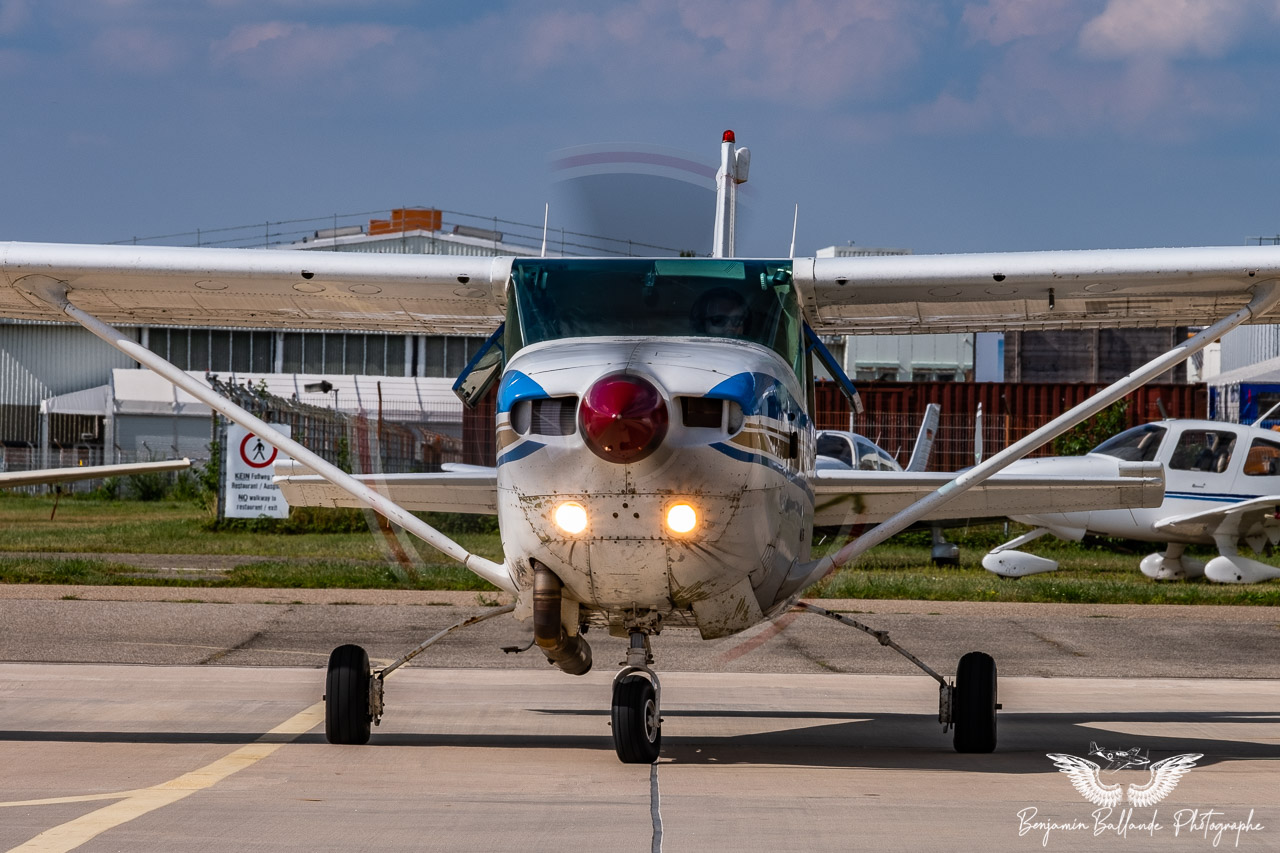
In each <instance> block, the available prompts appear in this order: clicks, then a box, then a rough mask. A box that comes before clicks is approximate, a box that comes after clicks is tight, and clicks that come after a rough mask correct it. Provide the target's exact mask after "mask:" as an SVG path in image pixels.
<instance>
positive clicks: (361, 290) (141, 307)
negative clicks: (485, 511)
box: [0, 243, 1280, 334]
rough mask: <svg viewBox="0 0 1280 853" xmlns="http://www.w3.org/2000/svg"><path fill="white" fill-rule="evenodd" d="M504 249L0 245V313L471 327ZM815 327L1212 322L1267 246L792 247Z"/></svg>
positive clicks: (487, 303) (486, 325)
mask: <svg viewBox="0 0 1280 853" xmlns="http://www.w3.org/2000/svg"><path fill="white" fill-rule="evenodd" d="M511 262H512V259H511V258H486V257H469V256H454V255H390V254H365V253H356V252H350V253H346V252H315V251H308V252H301V251H295V250H270V249H210V248H180V247H169V246H97V245H76V244H69V243H67V244H63V243H0V316H3V317H14V318H18V319H27V320H65V317H64V316H63V315H61V314H60V313H58V311H57V310H56V309H55V308H52V307H50V306H48V305H47V304H46V303H45V302H43V301H42V300H40V299H39V298H36V297H34V296H32V295H30V292H31V291H37V290H39V289H40V288H41V287H43V286H48V285H51V284H55V283H58V282H65V283H66V285H67V287H68V289H69V291H70V300H71V302H72V303H73V304H74V305H76V306H77V307H79V308H81V309H82V310H84V311H86V312H88V313H89V314H91V315H93V316H95V317H97V318H98V319H100V320H103V321H104V322H108V323H123V324H143V325H146V324H161V325H163V324H171V325H194V326H254V327H266V328H296V329H380V330H384V331H386V330H401V331H416V332H423V333H435V334H483V333H487V332H489V331H492V330H493V328H494V327H496V326H497V324H498V321H499V320H500V318H501V314H502V311H503V306H504V299H505V286H506V282H507V278H508V276H509V274H510V269H511ZM793 270H794V279H795V282H796V285H797V288H798V290H799V292H800V296H801V299H802V301H803V304H804V307H805V315H806V318H807V319H808V321H809V323H810V325H811V326H812V327H813V328H814V330H815V331H817V332H820V333H824V334H841V333H844V334H854V333H866V332H881V333H889V332H906V333H910V332H973V331H984V330H991V331H999V330H1003V329H1062V328H1094V327H1102V326H1115V327H1138V326H1184V325H1194V324H1205V323H1210V322H1213V321H1214V320H1217V319H1219V318H1221V317H1223V316H1225V315H1226V314H1229V313H1230V312H1231V311H1233V310H1235V309H1237V308H1239V307H1241V306H1242V305H1244V304H1245V303H1246V302H1247V301H1248V299H1249V297H1250V293H1251V289H1252V288H1253V287H1254V286H1255V285H1257V284H1259V283H1261V282H1263V281H1266V280H1269V279H1274V278H1277V277H1280V246H1239V247H1212V248H1195V249H1118V250H1088V251H1060V252H1006V253H993V254H971V255H895V256H885V257H854V258H797V259H796V260H795V261H794V264H793Z"/></svg>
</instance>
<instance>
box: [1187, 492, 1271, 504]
mask: <svg viewBox="0 0 1280 853" xmlns="http://www.w3.org/2000/svg"><path fill="white" fill-rule="evenodd" d="M1164 496H1165V497H1166V498H1180V499H1182V500H1192V501H1213V502H1214V503H1232V504H1234V503H1240V502H1241V501H1251V500H1253V499H1254V498H1260V497H1262V495H1229V494H1225V493H1222V492H1216V493H1215V492H1207V493H1206V492H1165V493H1164Z"/></svg>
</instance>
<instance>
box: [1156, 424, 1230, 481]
mask: <svg viewBox="0 0 1280 853" xmlns="http://www.w3.org/2000/svg"><path fill="white" fill-rule="evenodd" d="M1235 446H1236V434H1235V433H1234V432H1225V431H1219V430H1213V429H1189V430H1186V431H1185V432H1183V433H1182V436H1181V437H1180V438H1179V439H1178V446H1177V447H1175V448H1174V449H1173V455H1172V456H1171V457H1169V467H1170V468H1172V469H1174V470H1176V471H1206V472H1209V473H1213V474H1221V473H1223V472H1224V471H1226V470H1227V466H1228V465H1230V464H1231V451H1232V450H1233V449H1235Z"/></svg>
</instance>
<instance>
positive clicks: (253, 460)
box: [223, 424, 289, 518]
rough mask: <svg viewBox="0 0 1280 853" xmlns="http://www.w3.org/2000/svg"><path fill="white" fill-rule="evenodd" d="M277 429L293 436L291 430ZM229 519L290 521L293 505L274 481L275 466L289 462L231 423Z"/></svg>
mask: <svg viewBox="0 0 1280 853" xmlns="http://www.w3.org/2000/svg"><path fill="white" fill-rule="evenodd" d="M275 428H276V429H278V430H280V432H282V433H284V434H285V435H289V427H288V426H287V425H285V424H276V425H275ZM224 456H225V460H224V463H225V464H224V465H223V469H224V470H225V471H226V496H227V505H226V512H225V514H226V517H227V518H263V517H265V518H288V517H289V504H288V503H287V502H286V501H285V499H284V495H283V494H281V493H280V489H279V487H277V486H276V485H275V484H274V483H272V482H271V478H272V476H274V474H273V472H272V469H271V466H272V465H274V464H275V463H276V462H277V461H279V460H282V459H285V458H286V457H284V456H282V455H281V454H280V452H279V451H277V450H276V449H275V448H274V447H272V446H271V445H269V444H267V443H266V442H265V441H263V440H262V439H261V438H259V437H258V436H256V435H254V434H253V433H251V432H249V431H248V430H247V429H245V428H244V427H242V426H240V425H239V424H227V446H226V451H225V454H224Z"/></svg>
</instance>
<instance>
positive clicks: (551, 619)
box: [533, 562, 591, 675]
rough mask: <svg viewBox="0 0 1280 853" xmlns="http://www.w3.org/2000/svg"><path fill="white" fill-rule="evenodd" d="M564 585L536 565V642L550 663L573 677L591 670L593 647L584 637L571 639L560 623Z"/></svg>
mask: <svg viewBox="0 0 1280 853" xmlns="http://www.w3.org/2000/svg"><path fill="white" fill-rule="evenodd" d="M563 589H564V583H563V582H562V581H561V580H560V578H559V577H557V576H556V573H555V572H553V571H551V570H550V569H548V568H547V567H546V566H544V565H542V564H541V563H537V562H535V563H534V564H533V640H534V642H536V643H537V644H538V648H540V649H542V653H543V654H544V655H546V656H547V661H548V662H549V663H553V664H555V665H556V666H558V667H559V668H560V670H561V671H562V672H567V673H569V674H570V675H586V673H587V672H588V671H589V670H590V669H591V647H590V646H588V645H587V641H586V640H584V639H583V638H582V637H581V636H573V637H570V636H569V635H568V634H567V633H565V630H564V625H563V624H561V622H560V599H561V590H563Z"/></svg>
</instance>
